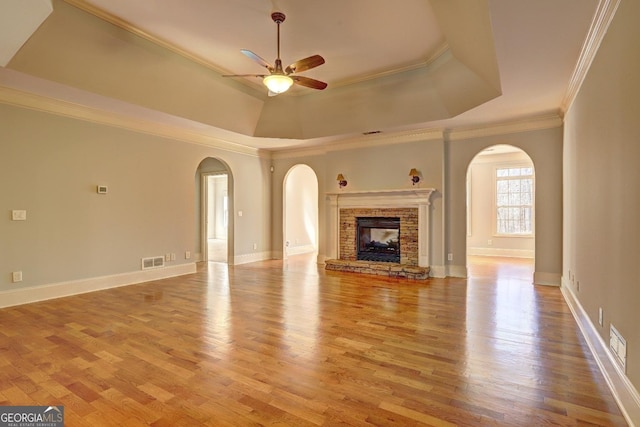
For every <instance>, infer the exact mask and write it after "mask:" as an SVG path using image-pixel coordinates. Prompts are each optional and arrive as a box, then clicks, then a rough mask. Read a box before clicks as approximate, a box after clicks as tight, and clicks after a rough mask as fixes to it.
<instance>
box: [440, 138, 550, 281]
mask: <svg viewBox="0 0 640 427" xmlns="http://www.w3.org/2000/svg"><path fill="white" fill-rule="evenodd" d="M451 139H452V140H451V141H449V142H447V144H446V154H445V158H446V169H445V172H446V184H445V185H446V189H445V200H446V206H445V216H446V218H447V229H446V250H447V252H448V253H453V254H454V260H453V261H451V262H450V263H449V269H450V270H451V271H461V270H463V269H464V262H465V259H466V238H467V232H466V198H465V194H466V174H467V167H468V166H469V164H470V163H471V161H472V160H473V158H474V156H475V155H476V154H478V153H479V152H481V151H482V150H484V149H485V148H487V147H490V146H492V145H496V144H507V145H513V146H515V147H518V148H520V149H522V150H523V151H524V152H525V153H527V155H528V156H529V157H530V158H531V160H532V161H533V165H534V168H535V171H536V194H535V200H536V220H535V230H536V244H535V253H536V259H535V273H534V282H536V283H540V284H551V285H559V284H560V277H561V270H562V129H561V128H552V129H544V130H536V131H530V132H521V133H513V134H508V135H501V136H484V137H475V138H465V139H456V134H455V132H454V133H452V135H451Z"/></svg>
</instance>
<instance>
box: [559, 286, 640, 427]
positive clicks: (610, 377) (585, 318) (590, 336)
mask: <svg viewBox="0 0 640 427" xmlns="http://www.w3.org/2000/svg"><path fill="white" fill-rule="evenodd" d="M560 291H561V292H562V295H563V296H564V299H565V301H566V302H567V305H568V306H569V308H570V309H571V313H573V317H574V318H575V319H576V323H577V324H578V327H579V328H580V331H581V332H582V335H583V336H584V339H585V341H586V342H587V345H588V346H589V349H590V350H591V353H592V354H593V356H594V358H595V359H596V363H597V364H598V366H599V367H600V371H602V374H603V375H604V378H605V379H606V381H607V384H608V385H609V388H610V389H611V393H613V396H614V398H615V399H616V402H617V403H618V406H619V407H620V410H621V411H622V414H623V415H624V418H625V419H626V421H627V423H628V424H629V425H630V426H631V427H634V426H640V394H639V393H638V390H636V388H635V387H634V386H633V384H631V381H629V378H628V377H627V376H626V375H625V373H624V372H623V371H622V368H621V367H620V365H619V364H618V363H617V362H616V361H615V358H614V356H613V354H611V351H610V350H609V347H608V346H607V345H606V344H605V342H604V340H603V339H602V337H601V336H600V334H599V333H598V330H597V329H596V326H595V325H594V324H593V322H592V321H591V318H590V317H589V315H588V314H587V312H586V311H585V310H584V308H583V307H582V305H581V304H580V301H579V300H578V299H577V298H576V296H575V294H574V293H573V291H572V290H571V288H569V287H568V286H567V285H566V284H565V283H562V286H561V287H560Z"/></svg>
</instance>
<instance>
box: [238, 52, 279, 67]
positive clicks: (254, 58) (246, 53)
mask: <svg viewBox="0 0 640 427" xmlns="http://www.w3.org/2000/svg"><path fill="white" fill-rule="evenodd" d="M240 52H242V53H244V54H245V55H246V56H248V57H249V58H250V59H253V60H254V61H256V62H257V63H258V64H260V65H261V66H263V67H264V68H266V69H267V70H269V72H271V71H273V66H272V65H271V64H269V63H268V62H267V61H265V60H264V59H262V58H261V57H259V56H258V55H256V54H255V53H253V52H251V51H250V50H247V49H240Z"/></svg>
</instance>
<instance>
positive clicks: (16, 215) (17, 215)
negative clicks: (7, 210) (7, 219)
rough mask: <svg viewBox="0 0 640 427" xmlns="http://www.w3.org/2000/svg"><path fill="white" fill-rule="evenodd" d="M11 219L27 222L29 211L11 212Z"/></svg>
mask: <svg viewBox="0 0 640 427" xmlns="http://www.w3.org/2000/svg"><path fill="white" fill-rule="evenodd" d="M11 219H12V220H14V221H26V220H27V211H25V210H23V209H21V210H13V211H11Z"/></svg>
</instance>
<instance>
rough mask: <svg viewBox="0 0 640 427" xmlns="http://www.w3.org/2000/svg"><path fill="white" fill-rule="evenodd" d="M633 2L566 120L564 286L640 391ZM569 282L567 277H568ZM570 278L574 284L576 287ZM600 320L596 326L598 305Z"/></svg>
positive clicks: (638, 50)
mask: <svg viewBox="0 0 640 427" xmlns="http://www.w3.org/2000/svg"><path fill="white" fill-rule="evenodd" d="M638 16H640V3H639V2H637V1H633V0H631V1H630V0H623V1H622V2H621V5H620V8H619V10H618V11H617V13H616V16H615V18H614V20H613V22H612V24H611V26H610V27H609V30H608V33H607V35H606V36H605V38H604V41H603V42H602V44H601V46H600V49H599V51H598V54H597V56H596V58H595V60H594V62H593V65H592V67H591V69H590V70H589V73H588V75H587V78H586V80H585V81H584V83H583V85H582V87H581V89H580V92H579V94H578V96H577V98H576V100H575V101H574V103H573V105H572V107H571V108H570V110H569V112H568V114H567V116H566V118H565V136H564V139H565V147H564V157H565V162H564V187H565V196H564V249H563V253H564V262H563V270H562V272H563V283H564V284H565V285H566V286H567V287H568V288H569V289H570V290H571V291H572V292H573V294H574V295H575V297H576V298H577V299H578V301H579V302H580V304H581V305H582V307H583V308H584V310H585V311H586V312H587V314H588V316H589V317H590V319H591V322H592V323H593V324H594V325H596V329H597V331H598V333H599V334H600V335H601V337H602V338H603V339H604V341H605V342H608V341H609V325H610V324H613V325H615V327H616V328H617V329H618V330H619V331H620V333H621V334H622V335H623V337H624V338H625V339H626V340H627V376H628V377H629V379H630V380H631V382H632V383H633V384H634V385H635V387H636V389H638V388H640V363H638V362H639V361H640V328H639V327H638V325H640V310H638V303H639V302H640V220H639V218H640V168H639V167H638V161H639V160H640V120H639V118H640V79H638V76H640V26H638V23H637V18H638ZM571 279H573V280H571ZM577 282H579V283H580V286H579V289H578V286H577ZM600 307H602V309H603V311H604V322H603V323H604V324H603V326H599V325H598V308H600Z"/></svg>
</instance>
